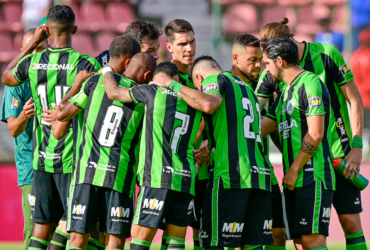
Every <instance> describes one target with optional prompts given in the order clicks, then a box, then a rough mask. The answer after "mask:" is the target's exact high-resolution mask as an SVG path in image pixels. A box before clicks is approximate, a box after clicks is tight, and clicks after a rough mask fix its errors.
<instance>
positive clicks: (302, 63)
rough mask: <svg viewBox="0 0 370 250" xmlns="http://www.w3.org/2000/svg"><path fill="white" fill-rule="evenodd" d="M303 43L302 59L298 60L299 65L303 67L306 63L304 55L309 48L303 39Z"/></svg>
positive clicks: (305, 55) (308, 44)
mask: <svg viewBox="0 0 370 250" xmlns="http://www.w3.org/2000/svg"><path fill="white" fill-rule="evenodd" d="M303 43H304V53H303V56H302V61H301V62H300V64H301V67H302V68H303V67H304V65H305V63H306V57H307V55H308V51H309V50H310V43H308V42H305V41H303Z"/></svg>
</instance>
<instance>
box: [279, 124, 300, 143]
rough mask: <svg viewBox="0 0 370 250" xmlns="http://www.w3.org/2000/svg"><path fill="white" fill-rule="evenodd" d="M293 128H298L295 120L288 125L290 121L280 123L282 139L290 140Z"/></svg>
mask: <svg viewBox="0 0 370 250" xmlns="http://www.w3.org/2000/svg"><path fill="white" fill-rule="evenodd" d="M292 127H296V128H298V125H297V122H296V120H295V119H292V120H291V122H290V124H289V123H288V121H283V122H281V123H279V132H280V133H281V137H282V138H283V139H287V138H289V131H290V129H291V128H292Z"/></svg>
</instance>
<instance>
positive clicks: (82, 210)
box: [72, 204, 86, 215]
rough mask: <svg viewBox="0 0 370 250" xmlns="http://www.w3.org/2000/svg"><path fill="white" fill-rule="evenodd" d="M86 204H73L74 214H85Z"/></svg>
mask: <svg viewBox="0 0 370 250" xmlns="http://www.w3.org/2000/svg"><path fill="white" fill-rule="evenodd" d="M85 210H86V206H82V205H81V204H79V205H73V210H72V214H78V215H83V214H84V213H85Z"/></svg>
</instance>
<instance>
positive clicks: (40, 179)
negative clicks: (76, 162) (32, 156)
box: [28, 170, 71, 223]
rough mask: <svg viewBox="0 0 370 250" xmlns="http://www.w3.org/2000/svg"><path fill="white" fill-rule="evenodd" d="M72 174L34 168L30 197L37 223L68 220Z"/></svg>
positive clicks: (33, 215)
mask: <svg viewBox="0 0 370 250" xmlns="http://www.w3.org/2000/svg"><path fill="white" fill-rule="evenodd" d="M70 183H71V174H54V173H48V172H44V171H39V170H33V185H32V192H31V195H30V196H29V197H28V200H29V203H30V205H31V210H32V220H33V222H35V223H50V222H55V223H58V222H59V221H60V220H67V216H66V215H67V213H66V211H67V203H68V202H67V197H68V191H69V185H70Z"/></svg>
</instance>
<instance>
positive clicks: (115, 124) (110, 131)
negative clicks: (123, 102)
mask: <svg viewBox="0 0 370 250" xmlns="http://www.w3.org/2000/svg"><path fill="white" fill-rule="evenodd" d="M122 117H123V109H122V108H121V107H118V106H115V105H112V106H110V107H109V108H108V110H107V114H106V115H105V118H104V121H103V124H102V127H101V130H100V135H99V143H100V145H101V146H104V147H108V148H110V147H112V146H113V144H114V141H115V139H116V137H117V134H118V128H119V126H120V125H121V120H122Z"/></svg>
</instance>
